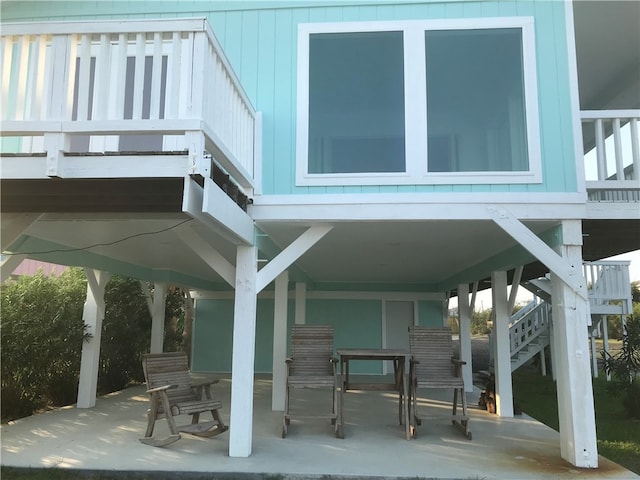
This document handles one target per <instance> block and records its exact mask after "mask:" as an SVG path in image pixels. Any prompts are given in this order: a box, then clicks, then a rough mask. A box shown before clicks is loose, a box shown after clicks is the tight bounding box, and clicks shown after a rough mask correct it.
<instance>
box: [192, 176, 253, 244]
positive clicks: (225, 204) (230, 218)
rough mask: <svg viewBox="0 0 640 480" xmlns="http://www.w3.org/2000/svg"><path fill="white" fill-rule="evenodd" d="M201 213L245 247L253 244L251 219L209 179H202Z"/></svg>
mask: <svg viewBox="0 0 640 480" xmlns="http://www.w3.org/2000/svg"><path fill="white" fill-rule="evenodd" d="M202 213H203V214H204V215H207V216H208V217H210V218H211V219H212V220H213V221H215V222H216V223H218V224H219V225H220V227H223V228H225V229H226V230H228V231H229V232H231V233H232V234H233V235H234V236H235V237H237V238H238V239H239V241H241V242H243V243H244V244H246V245H252V244H253V243H254V240H255V239H254V229H255V227H254V224H253V219H252V218H251V217H250V216H249V215H248V214H247V213H246V212H245V211H244V210H242V209H241V208H240V207H239V206H238V205H237V204H236V202H234V201H233V200H232V199H231V198H230V197H229V195H227V194H226V193H225V192H223V191H222V189H221V188H220V187H219V186H218V185H216V184H215V183H214V181H213V180H211V179H210V178H208V177H207V178H204V195H203V198H202Z"/></svg>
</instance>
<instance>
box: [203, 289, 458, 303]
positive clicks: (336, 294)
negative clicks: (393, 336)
mask: <svg viewBox="0 0 640 480" xmlns="http://www.w3.org/2000/svg"><path fill="white" fill-rule="evenodd" d="M191 295H192V297H193V298H194V299H197V300H233V298H234V295H235V293H234V292H211V291H204V290H195V291H192V292H191ZM295 296H296V292H295V291H294V290H291V291H289V292H288V298H289V299H291V300H293V299H295ZM274 297H275V295H274V292H273V291H272V290H263V291H262V292H260V293H259V295H258V298H259V299H272V298H274ZM445 297H446V295H445V293H444V292H362V291H330V290H326V291H325V290H322V291H313V290H307V293H306V298H307V299H312V300H392V301H407V302H409V301H438V302H441V301H444V300H445Z"/></svg>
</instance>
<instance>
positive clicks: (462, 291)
mask: <svg viewBox="0 0 640 480" xmlns="http://www.w3.org/2000/svg"><path fill="white" fill-rule="evenodd" d="M458 316H459V319H460V360H462V361H464V362H467V364H466V365H463V366H462V378H463V379H464V390H465V392H473V364H472V357H471V306H470V305H469V285H468V284H467V283H461V284H460V285H458Z"/></svg>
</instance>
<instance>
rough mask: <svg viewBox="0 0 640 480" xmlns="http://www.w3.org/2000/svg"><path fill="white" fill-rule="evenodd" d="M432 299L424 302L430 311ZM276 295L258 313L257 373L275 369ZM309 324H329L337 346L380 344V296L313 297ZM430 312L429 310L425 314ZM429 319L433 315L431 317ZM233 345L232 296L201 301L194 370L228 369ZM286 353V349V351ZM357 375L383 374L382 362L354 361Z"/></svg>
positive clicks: (263, 301) (291, 304) (290, 314)
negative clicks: (324, 298) (344, 298)
mask: <svg viewBox="0 0 640 480" xmlns="http://www.w3.org/2000/svg"><path fill="white" fill-rule="evenodd" d="M430 303H434V304H436V303H437V304H439V303H438V302H421V309H422V306H424V308H425V309H426V312H427V313H428V311H429V308H431V306H430ZM273 307H274V303H273V300H272V299H259V300H258V305H257V316H256V318H257V319H256V322H257V323H256V355H255V363H254V367H255V371H256V372H271V369H272V355H273ZM306 309H307V310H306V322H307V324H331V325H333V327H334V333H335V338H334V345H335V349H336V350H338V349H340V348H380V347H382V301H381V300H315V299H308V300H307V303H306ZM293 314H294V302H293V301H289V305H288V318H287V324H288V329H287V338H289V336H290V335H289V334H290V331H291V325H293ZM425 315H426V314H425ZM427 317H428V318H431V317H432V315H431V314H430V315H427ZM232 344H233V300H231V299H229V300H226V299H225V300H197V301H196V306H195V322H194V328H193V360H192V365H193V370H194V371H196V372H230V371H231V356H232ZM287 351H288V350H287ZM351 371H352V372H353V373H382V364H381V362H370V361H367V362H356V363H354V364H353V365H352V366H351Z"/></svg>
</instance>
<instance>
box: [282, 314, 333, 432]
mask: <svg viewBox="0 0 640 480" xmlns="http://www.w3.org/2000/svg"><path fill="white" fill-rule="evenodd" d="M290 352H291V355H290V357H289V358H287V359H286V363H287V381H286V392H285V410H284V417H283V421H282V438H285V437H286V436H287V431H288V426H289V423H290V421H291V417H292V416H293V415H292V412H291V409H290V406H291V389H292V388H331V390H332V398H333V400H332V405H331V413H330V414H323V413H322V412H308V414H300V415H297V414H296V415H295V416H296V417H306V418H322V417H328V418H330V419H331V424H332V425H336V418H337V414H336V406H337V404H338V402H337V400H338V376H337V373H336V364H337V363H338V359H337V358H336V357H335V356H334V355H333V326H331V325H294V326H293V327H292V330H291V345H290Z"/></svg>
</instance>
